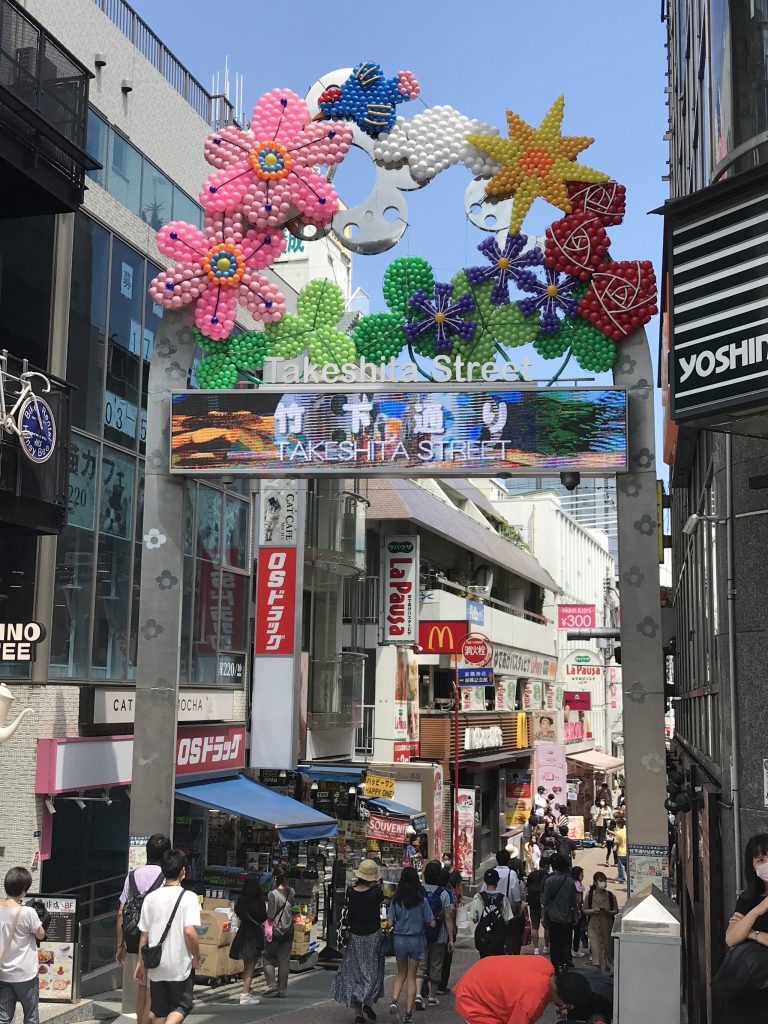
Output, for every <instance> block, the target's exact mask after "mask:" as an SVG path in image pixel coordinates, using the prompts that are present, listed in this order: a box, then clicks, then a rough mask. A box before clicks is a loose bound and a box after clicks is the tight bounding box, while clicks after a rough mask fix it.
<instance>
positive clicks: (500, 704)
mask: <svg viewBox="0 0 768 1024" xmlns="http://www.w3.org/2000/svg"><path fill="white" fill-rule="evenodd" d="M496 710H497V711H517V680H516V679H512V678H511V677H510V676H497V678H496Z"/></svg>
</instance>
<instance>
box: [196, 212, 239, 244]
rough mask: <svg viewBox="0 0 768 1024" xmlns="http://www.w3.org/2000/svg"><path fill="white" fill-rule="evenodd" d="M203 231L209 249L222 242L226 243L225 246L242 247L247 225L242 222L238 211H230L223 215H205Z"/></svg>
mask: <svg viewBox="0 0 768 1024" xmlns="http://www.w3.org/2000/svg"><path fill="white" fill-rule="evenodd" d="M203 229H204V231H205V235H206V238H207V239H208V246H209V247H210V246H213V245H220V244H221V243H222V242H226V243H227V245H242V242H243V239H244V238H245V232H246V231H247V230H248V225H247V224H246V223H245V222H244V220H243V215H242V213H241V212H240V210H232V211H230V212H229V213H225V214H220V213H213V214H210V213H209V214H206V216H205V218H204V219H203Z"/></svg>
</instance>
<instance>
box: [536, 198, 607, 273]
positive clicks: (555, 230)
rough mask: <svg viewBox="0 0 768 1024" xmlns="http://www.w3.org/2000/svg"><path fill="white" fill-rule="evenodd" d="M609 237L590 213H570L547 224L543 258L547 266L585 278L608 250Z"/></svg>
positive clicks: (602, 259) (601, 261) (600, 261)
mask: <svg viewBox="0 0 768 1024" xmlns="http://www.w3.org/2000/svg"><path fill="white" fill-rule="evenodd" d="M610 244H611V243H610V239H609V238H608V235H607V234H606V233H605V228H604V227H603V225H602V223H601V222H600V219H599V218H598V217H596V216H595V215H594V214H593V213H571V214H569V215H568V216H567V217H563V218H562V220H556V221H555V222H554V224H551V225H550V226H549V227H548V228H547V245H546V249H545V253H544V262H545V263H546V265H547V267H548V268H549V269H550V270H558V271H559V272H560V273H561V274H572V275H573V276H574V277H579V278H581V280H582V281H587V280H589V278H590V277H591V276H592V271H593V270H595V269H596V268H597V267H599V266H600V264H601V263H603V262H604V260H605V254H606V253H607V252H608V246H609V245H610Z"/></svg>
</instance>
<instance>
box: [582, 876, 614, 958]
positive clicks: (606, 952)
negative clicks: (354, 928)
mask: <svg viewBox="0 0 768 1024" xmlns="http://www.w3.org/2000/svg"><path fill="white" fill-rule="evenodd" d="M618 912H619V904H618V902H617V900H616V897H615V896H614V894H613V893H612V892H610V891H609V889H608V879H607V878H606V877H605V875H604V874H603V872H602V871H596V872H595V873H594V875H593V876H592V885H591V886H590V887H589V892H588V893H587V898H586V900H585V901H584V914H585V915H586V918H587V921H588V922H589V924H588V926H587V936H588V938H589V948H590V952H591V954H592V966H593V967H599V968H600V969H601V970H603V971H610V970H611V969H612V967H613V946H612V945H611V929H612V928H613V919H614V917H615V916H616V915H617V914H618Z"/></svg>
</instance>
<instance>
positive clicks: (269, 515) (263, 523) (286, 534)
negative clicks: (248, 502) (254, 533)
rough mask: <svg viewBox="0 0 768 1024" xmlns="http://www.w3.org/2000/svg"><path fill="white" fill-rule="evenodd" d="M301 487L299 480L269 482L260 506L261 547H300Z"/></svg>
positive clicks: (266, 482)
mask: <svg viewBox="0 0 768 1024" xmlns="http://www.w3.org/2000/svg"><path fill="white" fill-rule="evenodd" d="M298 504H299V486H298V481H296V480H265V481H263V483H262V486H261V500H260V505H259V547H260V548H265V547H270V548H293V547H296V528H297V514H298Z"/></svg>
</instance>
